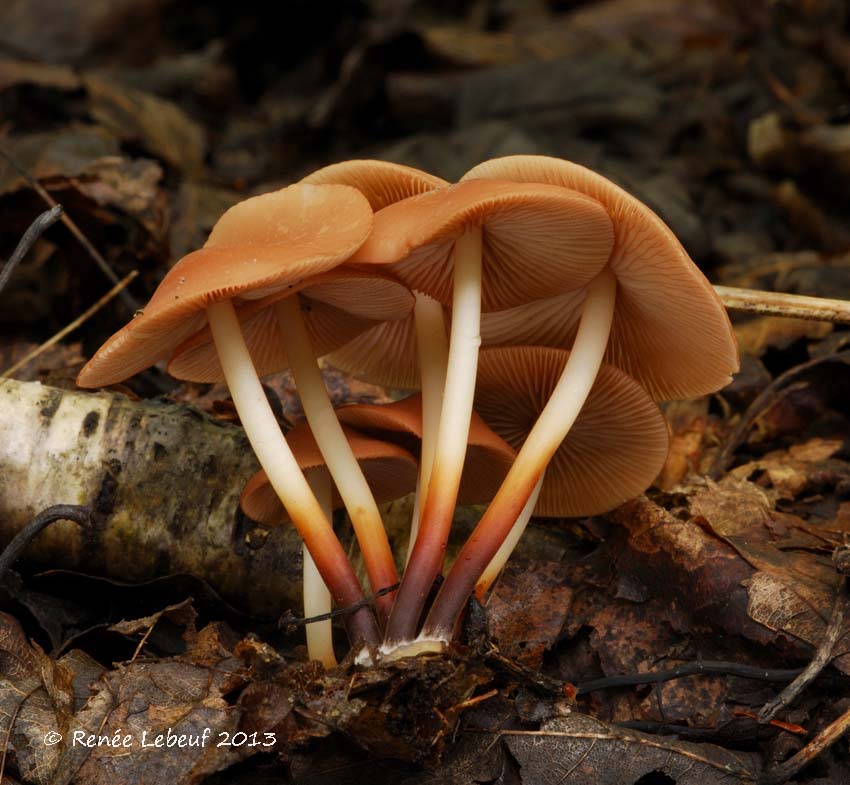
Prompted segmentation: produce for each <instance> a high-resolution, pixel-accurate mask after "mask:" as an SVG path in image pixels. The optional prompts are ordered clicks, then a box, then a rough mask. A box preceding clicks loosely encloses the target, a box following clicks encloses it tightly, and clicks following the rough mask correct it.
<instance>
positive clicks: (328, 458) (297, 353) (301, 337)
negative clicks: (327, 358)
mask: <svg viewBox="0 0 850 785" xmlns="http://www.w3.org/2000/svg"><path fill="white" fill-rule="evenodd" d="M277 314H278V320H279V322H280V329H281V333H282V335H283V342H284V345H285V347H286V354H287V357H288V358H289V367H290V368H291V369H292V374H293V376H294V377H295V386H296V388H297V390H298V395H299V396H300V398H301V405H302V406H303V408H304V415H305V416H306V418H307V422H308V423H309V424H310V430H311V431H312V432H313V436H314V437H315V439H316V444H317V445H318V447H319V452H321V453H322V458H324V460H325V464H326V465H327V468H328V472H329V473H330V475H331V477H332V478H333V481H334V483H335V484H336V487H337V490H338V491H339V495H340V496H341V497H342V502H343V504H344V505H345V509H346V510H347V511H348V515H349V517H350V518H351V525H352V526H353V528H354V533H355V535H356V536H357V542H358V543H359V545H360V551H361V552H362V554H363V562H364V564H365V565H366V572H367V573H368V575H369V583H370V584H371V586H372V591H373V592H378V591H380V590H381V589H385V588H387V587H388V586H394V585H395V584H396V583H398V573H397V572H396V567H395V561H394V560H393V552H392V549H391V548H390V543H389V540H388V539H387V532H386V529H385V528H384V522H383V520H382V519H381V513H380V511H379V510H378V505H377V504H376V503H375V497H374V496H372V491H371V490H370V489H369V484H368V483H367V482H366V478H365V477H364V476H363V471H362V469H361V468H360V464H359V463H358V462H357V458H355V457H354V452H353V451H352V449H351V445H349V443H348V439H346V438H345V434H344V433H343V431H342V426H341V425H340V424H339V420H338V419H337V416H336V412H335V411H334V408H333V404H332V403H331V400H330V398H329V397H328V391H327V388H326V387H325V382H324V380H323V379H322V372H321V371H320V370H319V366H318V364H317V363H316V355H315V353H314V352H313V348H312V345H311V343H310V336H309V334H308V333H307V327H306V325H305V324H304V318H303V316H302V315H301V302H300V298H299V297H298V296H297V295H296V296H294V297H287V298H286V299H284V300H281V301H280V302H279V303H278V306H277ZM394 597H395V595H394V594H392V593H391V594H385V595H382V596H380V597H376V598H375V606H376V608H377V609H378V614H379V616H380V617H381V619H382V620H384V621H385V620H386V618H387V617H388V616H389V613H390V609H391V608H392V605H393V600H394Z"/></svg>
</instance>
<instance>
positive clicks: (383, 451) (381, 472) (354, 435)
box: [240, 421, 418, 526]
mask: <svg viewBox="0 0 850 785" xmlns="http://www.w3.org/2000/svg"><path fill="white" fill-rule="evenodd" d="M343 432H344V433H345V437H346V438H347V439H348V443H349V444H350V445H351V449H352V451H353V452H354V457H355V458H357V461H358V462H359V463H360V468H361V469H362V470H363V475H364V476H365V478H366V482H367V483H369V487H370V488H371V490H372V493H373V494H374V496H375V501H376V502H377V503H378V504H383V503H384V502H388V501H392V500H393V499H398V498H399V497H401V496H405V495H407V494H408V493H411V492H412V491H413V490H414V488H415V487H416V476H417V472H418V467H417V463H416V459H415V458H414V457H413V456H412V455H411V454H410V453H409V452H407V450H404V449H403V448H401V447H399V446H398V445H396V444H392V443H389V442H383V441H379V440H377V439H372V438H370V437H368V436H365V435H363V434H361V433H358V432H357V431H355V430H354V429H353V428H346V427H343ZM286 441H287V442H288V443H289V446H290V448H291V449H292V453H293V455H295V459H296V460H297V461H298V465H299V466H300V467H301V469H302V470H303V471H305V472H307V471H309V470H311V469H317V468H320V467H323V466H324V465H325V461H324V458H322V453H321V452H320V451H319V447H318V445H317V444H316V440H315V438H314V437H313V432H312V431H311V430H310V426H309V425H307V423H306V422H304V421H302V422H300V423H298V425H296V426H295V427H294V428H293V429H292V430H291V431H290V432H289V433H288V434H287V435H286ZM240 504H241V506H242V511H243V512H244V513H245V514H246V515H247V516H248V517H249V518H251V520H254V521H257V522H258V523H262V524H264V525H266V526H277V525H280V524H282V523H285V522H287V521H288V520H289V516H288V515H287V514H286V510H285V509H284V508H283V504H282V503H281V501H280V499H279V498H278V496H277V494H276V493H275V491H274V489H273V488H272V486H271V484H270V483H269V480H268V477H266V473H265V472H264V471H260V472H257V473H256V474H255V475H254V476H253V477H251V479H250V480H248V483H247V484H246V485H245V489H244V490H243V491H242V496H241V497H240ZM332 504H333V508H334V509H338V508H340V507H343V506H344V504H343V501H342V499H341V498H340V496H339V492H338V491H337V489H336V487H334V490H333V500H332Z"/></svg>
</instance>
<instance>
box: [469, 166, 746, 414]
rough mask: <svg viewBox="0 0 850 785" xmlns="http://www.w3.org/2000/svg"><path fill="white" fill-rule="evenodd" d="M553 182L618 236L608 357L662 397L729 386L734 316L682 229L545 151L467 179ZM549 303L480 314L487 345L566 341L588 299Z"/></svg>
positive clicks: (734, 363) (734, 356)
mask: <svg viewBox="0 0 850 785" xmlns="http://www.w3.org/2000/svg"><path fill="white" fill-rule="evenodd" d="M482 177H486V178H494V179H496V180H512V181H514V182H517V183H546V184H549V185H555V186H560V187H562V188H565V189H570V191H572V192H576V191H578V192H580V193H583V194H586V195H587V196H589V197H591V198H593V199H595V200H597V201H598V202H599V203H601V204H602V205H604V207H605V209H606V210H607V211H608V213H609V215H610V216H611V220H612V221H613V225H614V234H615V237H616V242H615V244H614V249H613V251H612V253H611V260H610V266H611V269H612V270H613V272H614V274H615V275H616V277H617V283H618V288H617V304H616V309H615V315H614V323H613V325H612V328H611V339H610V342H609V347H608V351H607V353H606V355H605V361H606V362H609V363H611V364H613V365H616V366H617V367H619V368H622V369H623V370H624V371H625V372H626V373H627V374H629V376H632V377H633V378H634V379H636V380H637V381H638V382H639V383H640V384H641V385H642V386H643V387H644V388H646V390H647V391H648V392H649V393H650V394H651V395H652V396H653V397H654V398H655V399H657V400H667V399H678V398H690V397H695V396H698V395H704V394H706V393H709V392H714V391H715V390H718V389H720V388H721V387H724V386H725V385H726V384H728V383H729V381H730V379H731V375H732V374H733V373H734V372H735V371H736V370H737V369H738V346H737V342H736V340H735V336H734V333H733V332H732V326H731V324H730V322H729V317H728V316H727V315H726V310H725V309H724V307H723V305H722V303H721V302H720V300H719V299H718V297H717V295H716V294H715V292H714V290H713V289H712V287H711V284H710V283H709V282H708V281H707V280H706V278H705V276H704V275H703V274H702V273H701V272H700V271H699V269H698V268H697V267H696V265H695V264H694V263H693V261H692V260H691V259H690V257H689V256H688V254H687V252H686V251H685V249H684V248H683V247H682V245H681V243H680V242H679V241H678V240H677V239H676V237H675V235H674V234H673V233H672V232H671V231H670V229H669V228H668V227H667V226H666V225H665V224H664V222H663V221H662V220H661V219H660V218H659V217H658V216H657V215H656V214H655V213H654V212H652V210H650V209H649V208H648V207H647V206H646V205H645V204H643V203H642V202H640V201H639V200H638V199H635V197H633V196H631V195H630V194H628V193H627V192H626V191H624V190H623V189H622V188H619V187H618V186H616V185H614V184H613V183H612V182H610V181H609V180H607V179H606V178H604V177H602V176H601V175H599V174H596V173H595V172H592V171H590V170H589V169H586V168H585V167H583V166H579V165H578V164H574V163H571V162H569V161H563V160H560V159H557V158H547V157H544V156H533V155H516V156H509V157H506V158H497V159H494V160H491V161H485V162H484V163H482V164H479V165H478V166H476V167H475V168H473V169H471V170H470V171H469V172H467V173H466V174H465V175H464V177H463V180H469V181H470V182H476V181H477V180H478V179H480V178H482ZM548 297H549V298H550V299H549V300H548V302H547V301H545V300H544V301H541V302H537V303H534V305H533V306H532V307H522V306H520V307H518V308H516V309H514V310H513V311H512V312H509V313H506V314H498V315H493V316H492V317H491V316H489V315H488V316H486V317H484V316H483V317H482V337H483V338H484V344H485V345H488V344H489V345H507V344H516V343H517V335H519V336H521V339H522V340H524V341H526V342H528V343H534V344H541V345H546V346H555V347H563V348H569V347H570V346H571V345H572V341H573V339H574V337H575V325H576V324H577V322H578V318H579V316H580V314H581V305H582V302H583V297H579V296H578V295H576V294H560V295H559V294H558V293H557V292H554V291H551V292H550V293H549V295H548Z"/></svg>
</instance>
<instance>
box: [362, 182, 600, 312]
mask: <svg viewBox="0 0 850 785" xmlns="http://www.w3.org/2000/svg"><path fill="white" fill-rule="evenodd" d="M470 226H481V227H482V284H481V308H482V310H483V311H495V310H502V309H505V308H511V307H513V306H515V305H519V304H522V303H527V302H530V301H533V300H538V299H541V298H543V297H551V296H552V294H553V293H558V292H564V291H570V290H573V289H577V288H580V287H582V286H585V285H586V284H588V283H589V282H590V281H591V280H592V279H593V278H594V277H595V276H596V275H597V274H598V273H599V272H600V270H602V268H603V267H604V266H605V264H606V263H607V262H608V257H609V256H610V253H611V249H612V247H613V242H614V235H613V228H612V226H611V219H610V218H609V217H608V214H607V212H606V211H605V208H604V207H603V206H602V205H601V204H599V202H597V201H595V200H594V199H591V198H588V197H587V196H584V195H582V194H579V193H576V192H571V191H567V190H565V189H563V188H558V187H555V186H548V185H538V184H534V183H529V184H523V183H512V182H509V181H507V180H505V181H496V180H477V181H473V180H471V181H469V182H466V183H460V184H458V185H452V186H448V187H446V188H441V189H438V190H435V191H429V192H427V193H424V194H421V195H419V196H412V197H410V198H408V199H404V200H403V201H401V202H396V203H395V204H391V205H390V206H389V207H385V208H384V209H383V210H380V211H379V212H377V213H376V214H375V224H374V228H373V230H372V233H371V234H370V236H369V239H368V240H367V241H366V243H364V244H363V246H362V247H361V248H360V250H359V251H358V252H357V254H355V256H354V257H352V262H353V263H358V262H360V263H370V264H387V265H391V269H392V271H393V272H395V273H396V274H397V275H398V276H399V277H400V278H401V279H402V280H403V281H404V282H405V283H406V284H407V285H408V286H409V287H410V288H411V289H416V290H418V291H421V292H424V293H426V294H428V295H430V296H431V297H433V298H434V299H436V300H438V301H439V302H441V303H443V304H444V305H450V304H451V301H452V278H453V276H452V271H453V266H454V254H453V250H454V244H455V241H456V240H457V239H458V238H459V237H460V236H461V235H462V234H463V233H464V231H465V230H466V229H467V228H468V227H470Z"/></svg>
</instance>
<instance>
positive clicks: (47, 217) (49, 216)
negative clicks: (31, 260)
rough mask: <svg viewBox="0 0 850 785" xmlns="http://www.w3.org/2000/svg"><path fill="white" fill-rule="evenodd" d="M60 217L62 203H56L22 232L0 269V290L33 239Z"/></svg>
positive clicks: (32, 243)
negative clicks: (12, 251) (16, 244)
mask: <svg viewBox="0 0 850 785" xmlns="http://www.w3.org/2000/svg"><path fill="white" fill-rule="evenodd" d="M61 217H62V205H61V204H57V205H55V206H54V207H51V208H50V209H49V210H45V211H44V212H43V213H42V214H41V215H39V216H38V217H37V218H36V219H35V220H34V221H33V222H32V223H31V224H30V225H29V229H27V230H26V231H25V232H24V236H23V237H21V241H20V242H19V243H18V247H17V248H15V251H14V253H13V254H12V255H11V256H10V257H9V261H8V262H6V264H5V265H3V269H2V270H0V292H2V291H3V289H4V288H5V286H6V284H7V283H8V282H9V279H10V278H11V277H12V270H14V269H15V268H16V267H17V266H18V265H19V264H20V263H21V262H22V261H23V259H24V257H25V256H26V255H27V254H28V253H29V250H30V248H32V247H33V245H35V241H36V240H38V238H39V237H41V235H43V234H44V232H45V231H46V230H47V228H48V227H50V226H53V224H55V223H56V222H57V221H58V220H59V219H60V218H61Z"/></svg>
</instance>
